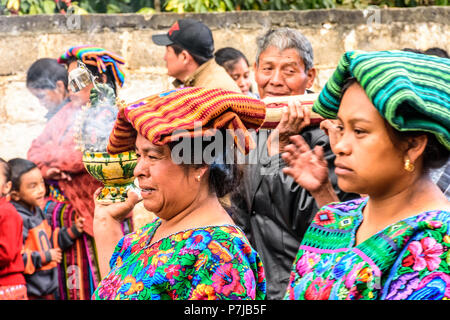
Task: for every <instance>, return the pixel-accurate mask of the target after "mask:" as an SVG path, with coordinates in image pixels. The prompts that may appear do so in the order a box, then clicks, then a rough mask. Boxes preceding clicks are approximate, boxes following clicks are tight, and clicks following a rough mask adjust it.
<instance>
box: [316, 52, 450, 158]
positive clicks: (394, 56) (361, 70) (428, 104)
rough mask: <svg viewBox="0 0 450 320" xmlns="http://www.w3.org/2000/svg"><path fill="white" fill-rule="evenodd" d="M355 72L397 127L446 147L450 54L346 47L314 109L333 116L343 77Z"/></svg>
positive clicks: (449, 119)
mask: <svg viewBox="0 0 450 320" xmlns="http://www.w3.org/2000/svg"><path fill="white" fill-rule="evenodd" d="M349 77H355V78H356V80H357V81H358V82H359V84H360V85H361V86H362V87H363V89H364V91H365V92H366V94H367V96H368V97H369V98H370V100H371V101H372V103H373V105H374V106H375V108H376V109H377V110H378V111H379V113H380V114H381V116H382V117H383V118H385V119H386V120H387V121H388V122H389V123H390V124H391V125H392V126H393V127H394V128H395V129H397V130H399V131H426V132H430V133H433V134H434V135H435V136H436V138H437V139H438V141H439V142H440V143H442V144H443V145H444V146H445V147H447V149H449V150H450V132H449V131H450V59H446V58H438V57H435V56H428V55H424V54H417V53H413V52H404V51H397V50H395V51H378V52H365V51H350V52H347V53H345V54H344V55H343V56H342V57H341V60H340V61H339V64H338V66H337V68H336V70H335V71H334V73H333V75H332V76H331V78H330V79H329V80H328V82H327V83H326V84H325V87H324V88H323V90H322V91H321V93H320V95H319V98H318V99H317V100H316V102H315V103H314V106H313V111H314V112H317V113H318V114H320V115H322V116H323V117H325V118H332V119H334V118H336V115H337V112H338V109H339V105H340V102H341V98H342V95H341V90H342V86H343V84H344V83H345V80H346V79H347V78H349Z"/></svg>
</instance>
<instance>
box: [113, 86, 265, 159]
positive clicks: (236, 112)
mask: <svg viewBox="0 0 450 320" xmlns="http://www.w3.org/2000/svg"><path fill="white" fill-rule="evenodd" d="M265 108H266V107H265V105H264V103H263V102H262V101H260V100H257V99H253V98H251V97H249V96H247V95H244V94H241V93H235V92H231V91H227V90H223V89H206V88H199V87H195V88H194V87H192V88H182V89H176V90H171V91H168V92H164V93H161V94H156V95H152V96H149V97H147V98H144V99H141V100H138V101H136V102H134V103H131V104H129V105H127V106H124V107H122V108H121V109H120V110H119V114H118V116H117V120H116V123H115V124H114V128H113V130H112V132H111V135H110V137H109V144H108V147H107V150H108V152H109V153H111V154H116V153H119V152H124V151H129V150H132V149H134V144H135V140H136V135H137V132H139V133H140V134H141V135H143V136H144V137H146V138H147V139H148V140H149V141H150V142H152V143H153V144H155V145H164V144H167V143H169V142H171V141H177V140H178V139H179V138H181V137H186V136H188V137H195V136H200V135H204V134H206V131H209V130H210V129H231V133H232V135H233V136H234V139H235V142H236V145H237V146H238V148H239V149H240V150H241V151H242V152H244V153H245V154H246V153H248V151H249V150H250V149H252V148H253V147H254V141H253V140H252V138H251V136H250V134H249V132H248V131H247V130H248V129H257V128H259V127H260V126H261V124H262V123H263V121H264V118H265V113H266V111H265V110H266V109H265ZM200 125H201V130H200V128H199V127H200ZM180 130H181V131H180ZM177 131H178V132H177Z"/></svg>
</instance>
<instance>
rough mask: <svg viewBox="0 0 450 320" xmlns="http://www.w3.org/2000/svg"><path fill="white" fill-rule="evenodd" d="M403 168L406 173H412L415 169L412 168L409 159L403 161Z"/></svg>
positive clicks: (412, 164) (412, 165)
mask: <svg viewBox="0 0 450 320" xmlns="http://www.w3.org/2000/svg"><path fill="white" fill-rule="evenodd" d="M404 168H405V170H406V171H408V172H413V171H414V169H415V167H414V163H412V162H411V161H410V160H409V159H406V160H405V165H404Z"/></svg>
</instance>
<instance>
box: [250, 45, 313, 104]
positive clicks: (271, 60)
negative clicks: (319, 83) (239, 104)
mask: <svg viewBox="0 0 450 320" xmlns="http://www.w3.org/2000/svg"><path fill="white" fill-rule="evenodd" d="M315 75H316V71H315V69H314V68H311V69H310V70H308V72H305V65H304V63H303V60H302V58H301V57H300V55H299V54H298V52H297V50H295V49H285V50H283V51H280V50H279V49H278V48H276V47H273V46H271V47H268V48H267V49H266V50H265V51H263V52H262V53H261V55H260V56H259V61H258V65H256V64H255V80H256V83H257V84H258V91H259V95H260V97H261V98H265V97H268V96H291V95H299V94H304V93H305V90H306V89H307V88H310V87H311V86H312V84H313V82H314V77H315Z"/></svg>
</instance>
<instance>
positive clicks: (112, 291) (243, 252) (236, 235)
mask: <svg viewBox="0 0 450 320" xmlns="http://www.w3.org/2000/svg"><path fill="white" fill-rule="evenodd" d="M160 223H161V220H160V219H155V220H154V221H153V222H151V223H149V224H147V225H146V226H145V227H143V228H141V229H139V230H137V231H136V232H134V233H131V234H129V235H126V236H125V237H123V238H122V239H121V240H120V241H119V243H118V245H117V246H116V249H115V251H114V253H113V255H112V257H111V261H110V266H111V271H110V273H109V274H108V275H107V276H106V277H105V278H104V279H103V280H102V281H101V283H100V285H99V286H98V288H97V290H96V291H95V292H94V295H93V299H108V300H110V299H141V300H160V299H161V300H163V299H165V300H167V299H169V300H188V299H192V300H201V299H210V300H216V299H233V300H234V299H264V298H265V292H266V282H265V278H264V270H263V266H262V262H261V260H260V258H259V256H258V254H257V253H256V251H255V250H253V248H252V247H251V246H250V244H249V242H248V240H247V238H246V237H245V235H244V233H243V232H242V231H241V230H240V229H238V228H237V227H236V226H233V225H222V226H208V227H201V228H195V229H189V230H185V231H181V232H178V233H175V234H173V235H170V236H168V237H166V238H163V239H161V240H159V241H158V242H155V243H153V244H151V245H150V241H151V239H152V237H153V234H154V233H155V231H156V229H157V228H158V227H159V225H160Z"/></svg>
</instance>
